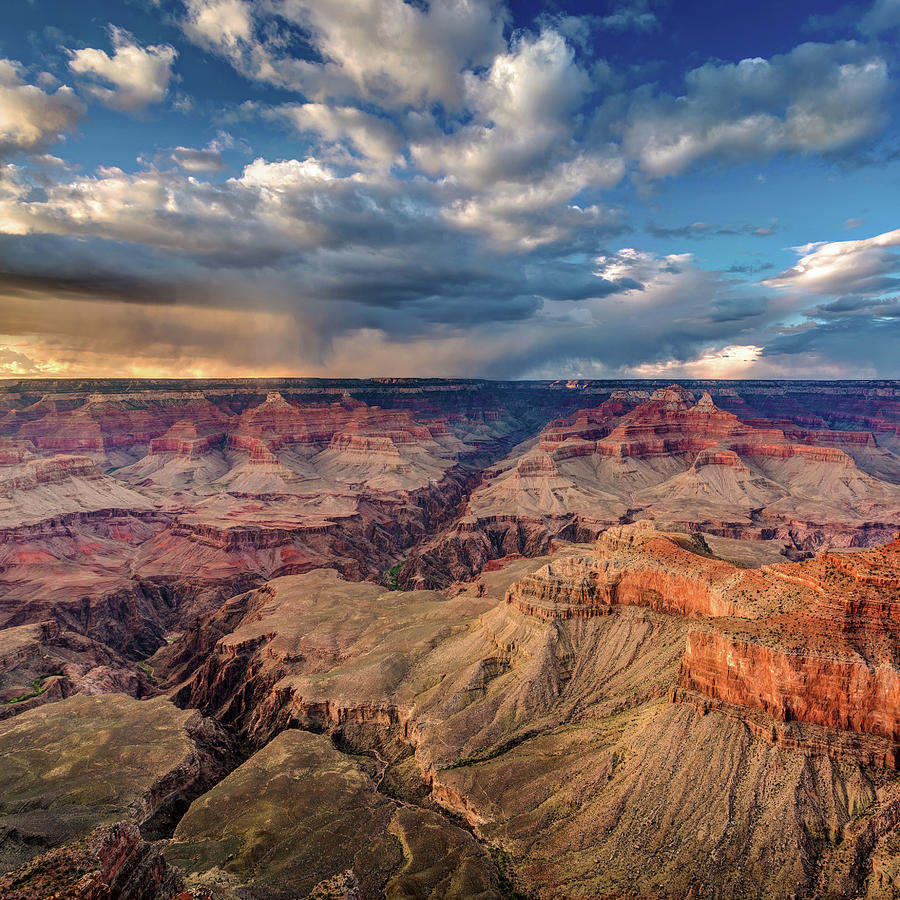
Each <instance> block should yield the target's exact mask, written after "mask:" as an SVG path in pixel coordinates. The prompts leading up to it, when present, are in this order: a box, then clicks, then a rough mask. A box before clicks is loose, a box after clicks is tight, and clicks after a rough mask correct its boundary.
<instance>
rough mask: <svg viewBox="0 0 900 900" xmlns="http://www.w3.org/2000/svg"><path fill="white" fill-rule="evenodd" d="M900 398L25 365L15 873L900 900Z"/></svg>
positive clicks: (78, 881)
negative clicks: (28, 368)
mask: <svg viewBox="0 0 900 900" xmlns="http://www.w3.org/2000/svg"><path fill="white" fill-rule="evenodd" d="M898 425H900V389H898V388H897V386H896V385H895V384H891V383H888V382H871V383H860V384H854V385H853V386H852V387H851V386H848V385H840V384H832V383H827V382H815V383H812V382H810V383H786V382H748V383H741V382H731V383H727V384H717V383H714V382H707V383H685V384H683V385H681V386H677V385H666V384H663V383H637V382H633V383H605V382H589V381H560V382H523V383H502V382H497V383H489V382H474V381H473V382H469V381H462V380H442V379H425V380H415V379H372V380H367V381H341V380H338V379H327V380H312V379H310V380H306V379H285V380H279V381H275V380H271V381H267V382H255V381H252V380H238V381H209V382H197V383H192V384H191V385H190V389H185V387H184V385H179V384H177V383H174V382H169V383H163V382H160V383H135V382H125V381H97V382H91V383H67V382H53V381H50V380H45V381H40V382H38V381H35V382H29V381H22V382H7V383H6V384H5V386H4V387H3V389H2V390H0V828H2V832H0V898H7V897H9V898H13V897H15V898H29V900H31V898H34V900H37V898H45V897H52V896H59V897H66V896H71V897H78V898H82V900H99V898H104V900H107V898H108V900H112V898H113V897H122V898H132V897H133V898H140V900H172V898H173V897H178V898H179V900H187V898H194V900H227V898H231V900H237V898H241V900H246V898H264V897H265V898H269V897H283V898H293V897H300V896H303V897H307V896H308V897H332V896H334V897H382V896H383V897H390V898H411V897H421V896H430V897H459V898H470V897H477V898H485V900H487V898H494V897H497V898H499V897H510V896H530V897H534V898H564V897H609V898H612V897H624V896H640V897H660V898H662V897H671V898H676V897H678V898H680V897H697V898H701V897H710V898H722V897H759V898H785V900H787V898H789V897H835V898H836V897H857V896H859V897H867V898H870V900H876V898H879V900H880V898H888V897H895V896H897V895H898V893H900V889H898V888H897V887H895V883H900V882H898V881H897V879H898V878H900V854H898V852H897V847H898V846H900V831H898V829H900V777H898V766H900V755H898V748H900V538H896V537H895V536H894V535H895V533H896V532H897V530H898V523H900V493H898V492H900V457H898V456H897V451H898V450H900V442H898ZM404 588H407V589H404Z"/></svg>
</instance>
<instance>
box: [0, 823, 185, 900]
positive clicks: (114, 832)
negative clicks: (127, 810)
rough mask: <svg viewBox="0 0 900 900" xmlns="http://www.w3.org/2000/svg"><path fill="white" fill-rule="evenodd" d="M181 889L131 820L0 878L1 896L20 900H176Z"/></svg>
mask: <svg viewBox="0 0 900 900" xmlns="http://www.w3.org/2000/svg"><path fill="white" fill-rule="evenodd" d="M182 886H183V881H182V878H181V876H180V874H179V873H178V872H177V871H175V870H173V869H170V868H169V867H168V866H167V865H166V861H165V859H164V858H163V856H162V854H161V853H160V851H159V848H158V847H156V846H154V845H153V844H151V843H148V842H147V841H145V840H144V839H143V837H141V832H140V829H139V828H138V827H137V826H136V825H135V824H134V823H133V822H129V821H124V822H117V823H115V824H114V825H101V826H100V827H99V828H96V829H94V831H92V832H91V833H90V834H89V835H87V836H86V837H83V838H81V839H79V840H77V841H73V842H71V843H69V844H65V845H64V846H62V847H58V848H55V849H53V850H48V851H46V852H44V853H42V854H41V855H40V856H38V857H36V858H35V859H32V860H31V861H30V862H28V863H26V864H25V865H23V866H21V867H20V868H18V869H15V870H13V871H12V872H8V873H6V874H5V875H0V897H8V898H16V900H47V898H57V897H58V898H63V897H65V898H69V900H124V898H127V900H171V898H173V897H174V896H175V895H176V894H177V893H178V892H179V891H180V890H181V888H182Z"/></svg>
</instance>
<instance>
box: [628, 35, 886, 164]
mask: <svg viewBox="0 0 900 900" xmlns="http://www.w3.org/2000/svg"><path fill="white" fill-rule="evenodd" d="M685 88H686V90H685V93H684V95H682V96H680V97H672V96H665V95H656V94H653V93H652V92H650V91H648V90H644V91H642V92H638V95H637V97H636V99H635V100H634V102H633V103H632V105H631V107H630V109H629V111H628V114H627V117H626V121H625V124H624V129H623V131H624V133H623V139H624V145H625V147H626V149H627V151H628V153H629V155H630V156H632V157H633V158H635V159H636V160H637V161H638V164H639V165H640V166H641V168H642V169H643V170H644V172H646V173H647V174H648V175H650V176H652V177H657V178H658V177H664V176H668V175H677V174H678V173H680V172H683V171H684V170H685V169H687V168H689V167H690V166H691V165H693V164H694V163H696V162H697V161H699V160H703V159H709V158H714V159H720V160H725V161H730V162H742V161H746V160H750V159H757V158H760V157H766V156H770V155H772V154H774V153H776V152H778V151H786V152H799V153H808V152H816V153H826V154H827V153H837V152H842V151H847V150H849V149H852V148H854V147H857V146H859V145H860V144H861V143H862V142H863V141H865V140H867V139H869V138H871V137H872V136H873V135H874V134H876V133H877V132H878V131H880V130H881V128H882V127H883V125H884V122H885V100H886V96H887V91H888V70H887V63H886V62H885V60H884V59H883V58H881V57H880V56H879V55H877V54H876V53H873V52H872V51H871V50H869V49H867V48H866V47H863V46H862V45H859V44H856V43H854V42H853V41H847V42H840V43H836V44H814V43H808V44H801V45H800V46H798V47H795V48H794V49H793V50H792V51H791V52H790V53H787V54H783V55H779V56H773V57H772V58H771V59H762V58H753V59H744V60H741V61H740V62H738V63H719V62H709V63H706V64H705V65H703V66H700V67H699V68H696V69H693V70H692V71H690V72H689V73H688V74H687V76H686V77H685Z"/></svg>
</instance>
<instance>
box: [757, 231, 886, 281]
mask: <svg viewBox="0 0 900 900" xmlns="http://www.w3.org/2000/svg"><path fill="white" fill-rule="evenodd" d="M898 248H900V229H897V230H895V231H886V232H885V233H884V234H879V235H876V236H875V237H871V238H864V239H862V240H858V241H833V242H827V243H817V244H806V245H805V246H803V247H795V248H794V249H795V251H796V252H797V254H798V255H799V257H800V258H799V259H798V260H797V262H796V263H795V264H794V265H793V266H791V268H790V269H786V270H785V271H784V272H781V273H780V274H778V275H775V276H773V277H772V278H769V279H767V280H766V282H765V283H766V284H767V285H769V286H770V287H775V288H800V289H802V290H804V291H809V292H811V293H815V294H841V293H847V294H850V293H854V294H856V293H870V294H871V293H881V292H883V291H885V290H891V289H893V288H896V287H898V286H900V250H898Z"/></svg>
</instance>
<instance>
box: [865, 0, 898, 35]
mask: <svg viewBox="0 0 900 900" xmlns="http://www.w3.org/2000/svg"><path fill="white" fill-rule="evenodd" d="M895 28H900V0H875V3H873V4H872V7H871V8H870V9H869V10H868V12H867V13H866V14H865V15H864V16H863V17H862V18H861V19H860V21H859V30H860V32H862V33H863V34H866V35H879V34H881V33H883V32H886V31H892V30H893V29H895Z"/></svg>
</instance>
